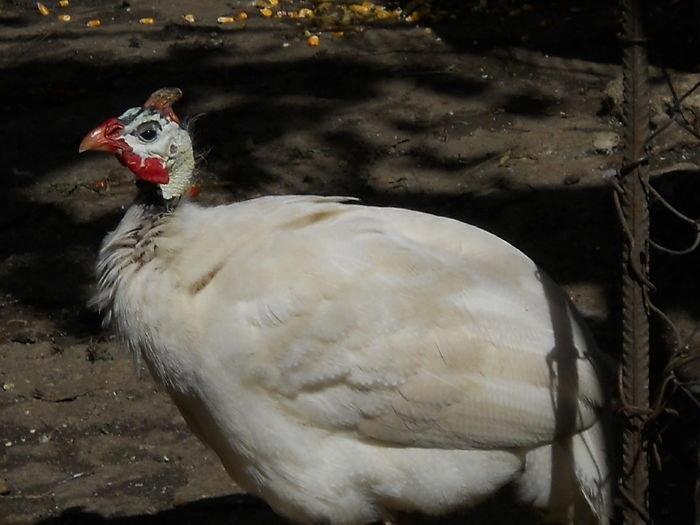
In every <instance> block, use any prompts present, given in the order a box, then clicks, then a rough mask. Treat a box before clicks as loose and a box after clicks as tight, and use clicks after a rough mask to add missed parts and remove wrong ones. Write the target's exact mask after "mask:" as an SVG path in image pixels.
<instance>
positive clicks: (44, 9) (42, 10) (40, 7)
mask: <svg viewBox="0 0 700 525" xmlns="http://www.w3.org/2000/svg"><path fill="white" fill-rule="evenodd" d="M36 8H37V9H38V10H39V12H40V13H41V14H42V15H44V16H49V14H51V11H49V8H48V7H46V6H45V5H44V4H42V3H41V2H37V3H36Z"/></svg>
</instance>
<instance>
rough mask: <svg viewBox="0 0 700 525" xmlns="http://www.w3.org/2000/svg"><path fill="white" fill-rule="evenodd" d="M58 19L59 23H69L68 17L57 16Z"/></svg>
mask: <svg viewBox="0 0 700 525" xmlns="http://www.w3.org/2000/svg"><path fill="white" fill-rule="evenodd" d="M58 19H59V20H60V21H61V22H70V15H58Z"/></svg>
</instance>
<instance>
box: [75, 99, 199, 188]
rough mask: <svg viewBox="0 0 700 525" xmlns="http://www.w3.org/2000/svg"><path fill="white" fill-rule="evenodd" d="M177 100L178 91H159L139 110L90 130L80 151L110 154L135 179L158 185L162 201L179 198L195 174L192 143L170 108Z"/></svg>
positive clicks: (125, 113)
mask: <svg viewBox="0 0 700 525" xmlns="http://www.w3.org/2000/svg"><path fill="white" fill-rule="evenodd" d="M180 97H182V91H180V90H179V89H178V88H162V89H159V90H158V91H156V92H155V93H153V94H152V95H151V96H150V97H149V99H148V100H147V101H146V103H145V104H144V105H143V106H142V107H136V108H130V109H127V110H126V111H125V112H124V113H123V114H122V115H121V116H119V117H117V118H110V119H109V120H107V121H105V122H104V123H102V124H101V125H99V126H97V127H96V128H95V129H93V130H92V131H90V133H88V134H87V135H86V136H85V138H84V139H83V141H82V142H81V143H80V151H81V152H83V151H87V150H99V151H109V152H112V153H114V154H115V155H116V156H117V158H118V159H119V161H120V162H121V163H122V164H124V165H125V166H126V167H128V168H129V169H130V170H131V171H132V172H133V173H134V174H135V175H136V176H137V177H139V178H140V179H142V180H144V181H147V182H150V183H153V184H157V185H159V187H160V191H161V193H162V195H163V198H164V199H166V200H169V199H173V198H177V197H180V196H181V195H182V194H183V193H184V192H185V191H186V190H187V188H188V187H189V185H190V183H191V179H192V175H193V173H194V155H193V153H192V141H191V140H190V136H189V133H188V132H187V130H186V129H185V128H184V127H183V126H182V125H181V124H180V119H179V118H178V117H177V115H175V113H174V112H173V109H172V104H174V103H175V102H177V101H178V100H179V99H180Z"/></svg>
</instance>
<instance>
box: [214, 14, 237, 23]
mask: <svg viewBox="0 0 700 525" xmlns="http://www.w3.org/2000/svg"><path fill="white" fill-rule="evenodd" d="M235 21H236V19H235V18H233V17H232V16H220V17H219V18H217V19H216V23H217V24H233V23H234V22H235Z"/></svg>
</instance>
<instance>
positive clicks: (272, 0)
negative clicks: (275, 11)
mask: <svg viewBox="0 0 700 525" xmlns="http://www.w3.org/2000/svg"><path fill="white" fill-rule="evenodd" d="M269 2H270V5H272V6H276V5H279V4H280V0H269Z"/></svg>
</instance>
